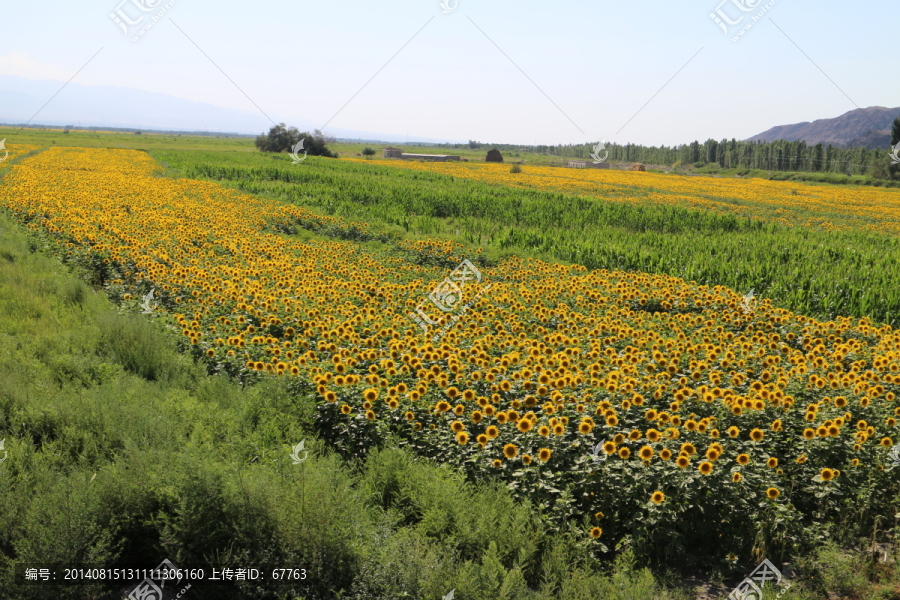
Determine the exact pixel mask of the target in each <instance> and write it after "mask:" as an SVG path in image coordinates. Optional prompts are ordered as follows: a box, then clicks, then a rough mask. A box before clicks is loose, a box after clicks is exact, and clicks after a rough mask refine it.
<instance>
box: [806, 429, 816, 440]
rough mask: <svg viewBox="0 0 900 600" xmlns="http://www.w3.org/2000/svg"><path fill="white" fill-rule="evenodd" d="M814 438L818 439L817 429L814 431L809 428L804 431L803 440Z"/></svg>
mask: <svg viewBox="0 0 900 600" xmlns="http://www.w3.org/2000/svg"><path fill="white" fill-rule="evenodd" d="M814 437H816V430H815V429H813V428H811V427H807V428H806V429H804V430H803V438H804V439H807V440H811V439H813V438H814Z"/></svg>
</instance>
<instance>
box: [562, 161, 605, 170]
mask: <svg viewBox="0 0 900 600" xmlns="http://www.w3.org/2000/svg"><path fill="white" fill-rule="evenodd" d="M569 166H570V167H572V168H573V169H608V168H609V163H607V162H602V163H595V162H593V161H590V160H570V161H569Z"/></svg>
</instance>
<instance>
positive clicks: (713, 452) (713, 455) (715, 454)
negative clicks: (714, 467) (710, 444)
mask: <svg viewBox="0 0 900 600" xmlns="http://www.w3.org/2000/svg"><path fill="white" fill-rule="evenodd" d="M721 455H722V453H721V452H719V450H718V448H710V449H709V450H707V451H706V458H708V459H709V460H711V461H716V460H718V459H719V457H720V456H721Z"/></svg>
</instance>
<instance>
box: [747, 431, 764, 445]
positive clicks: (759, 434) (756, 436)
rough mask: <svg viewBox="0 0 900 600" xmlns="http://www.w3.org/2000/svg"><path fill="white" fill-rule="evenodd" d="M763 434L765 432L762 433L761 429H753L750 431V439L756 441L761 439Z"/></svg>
mask: <svg viewBox="0 0 900 600" xmlns="http://www.w3.org/2000/svg"><path fill="white" fill-rule="evenodd" d="M764 435H765V434H764V433H763V430H762V429H754V430H752V431H751V432H750V439H751V440H753V441H754V442H758V441H760V440H761V439H763V436H764Z"/></svg>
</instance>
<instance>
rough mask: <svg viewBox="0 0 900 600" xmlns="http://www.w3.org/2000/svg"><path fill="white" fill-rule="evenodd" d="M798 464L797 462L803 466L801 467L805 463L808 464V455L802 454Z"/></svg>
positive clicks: (798, 458)
mask: <svg viewBox="0 0 900 600" xmlns="http://www.w3.org/2000/svg"><path fill="white" fill-rule="evenodd" d="M796 462H797V464H801V465H802V464H803V463H805V462H806V455H805V454H801V455H800V456H798V457H797V461H796Z"/></svg>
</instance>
